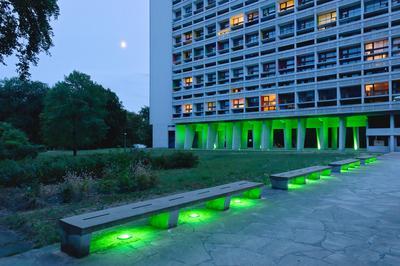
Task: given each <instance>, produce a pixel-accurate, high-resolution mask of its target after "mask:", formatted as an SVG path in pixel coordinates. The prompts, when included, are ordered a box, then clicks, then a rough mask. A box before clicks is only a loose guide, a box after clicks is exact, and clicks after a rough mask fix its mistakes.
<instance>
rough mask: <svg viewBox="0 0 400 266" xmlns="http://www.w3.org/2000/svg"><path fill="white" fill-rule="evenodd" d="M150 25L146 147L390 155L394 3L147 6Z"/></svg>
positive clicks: (399, 43)
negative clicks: (356, 122)
mask: <svg viewBox="0 0 400 266" xmlns="http://www.w3.org/2000/svg"><path fill="white" fill-rule="evenodd" d="M151 22H152V25H153V26H152V27H151V45H152V46H151V54H152V61H151V95H152V97H151V104H150V108H151V116H152V119H151V123H152V125H153V137H154V146H155V147H168V146H169V147H172V146H175V148H185V149H191V148H202V149H221V148H224V149H244V148H252V149H260V148H261V149H272V148H282V149H297V150H302V149H303V148H304V144H303V138H304V142H305V143H309V142H310V138H311V139H312V142H313V143H315V145H314V146H315V148H318V149H328V148H329V149H339V150H344V149H346V148H354V149H358V148H367V149H369V150H371V151H397V150H400V148H399V146H400V122H399V121H400V59H399V58H400V57H399V56H400V26H399V25H400V4H399V3H398V1H395V0H359V1H351V0H345V1H339V0H295V1H292V0H283V1H278V2H277V1H272V0H267V1H261V0H235V1H233V0H167V1H165V0H164V1H163V0H151ZM358 116H364V117H365V118H366V119H365V123H364V124H363V125H361V126H351V125H350V126H349V123H348V122H347V121H348V120H349V119H350V120H352V119H353V117H358ZM376 117H385V118H383V120H387V121H389V120H390V124H389V123H388V124H387V125H386V124H385V125H380V123H379V120H380V119H375V118H376ZM326 118H329V119H334V120H339V124H338V126H337V125H335V126H334V127H333V126H330V125H326V124H324V123H325V122H324V121H325V119H326ZM369 118H372V119H369ZM299 119H300V121H303V122H300V124H298V122H299ZM315 119H320V120H321V124H320V125H319V126H316V125H315V124H314V122H312V125H311V126H310V127H309V125H308V124H309V123H308V122H307V121H309V120H312V121H313V120H315ZM370 120H371V121H370ZM221 123H223V124H225V123H227V124H229V128H225V129H224V130H225V133H224V135H228V134H232V138H229V141H231V142H232V143H228V144H227V143H225V142H224V145H223V146H221V145H218V143H221V136H220V131H222V129H220V128H218V129H215V128H216V127H217V126H216V124H221ZM277 124H279V125H277ZM350 124H352V123H350ZM185 125H192V126H191V128H192V130H193V131H192V133H193V136H192V134H189V133H190V132H188V134H187V135H186V134H185V136H188V137H189V138H190V139H188V140H186V141H184V143H186V145H183V144H182V138H185V137H184V136H178V135H179V134H180V129H178V128H179V127H181V126H185ZM199 125H201V126H199ZM267 125H271V127H272V128H274V126H273V125H277V126H276V127H275V128H276V129H278V130H279V132H278V133H277V132H273V129H271V130H268V126H267ZM200 127H201V128H203V129H204V130H206V131H207V132H206V133H205V134H204V132H202V131H201V130H200V129H199V128H200ZM249 127H250V128H249ZM193 128H194V129H193ZM196 128H197V129H196ZM333 128H337V130H336V129H335V130H334V129H333ZM310 130H311V131H312V132H311V131H310ZM226 131H231V132H229V133H227V132H226ZM314 131H315V132H314ZM310 132H311V135H310ZM246 134H248V136H246ZM274 134H278V136H279V138H282V135H283V141H279V144H277V143H276V141H275V142H273V141H272V142H271V139H270V137H273V136H274ZM294 134H296V135H294ZM200 135H201V139H199V136H200ZM239 136H241V137H239ZM208 137H209V138H210V139H208ZM258 137H259V139H256V138H258ZM239 138H241V139H239ZM246 138H248V139H249V140H248V143H244V142H245V139H246ZM217 139H218V141H217ZM174 143H175V145H174ZM199 144H201V145H199ZM244 144H246V145H244ZM269 145H270V146H269ZM360 146H361V147H360Z"/></svg>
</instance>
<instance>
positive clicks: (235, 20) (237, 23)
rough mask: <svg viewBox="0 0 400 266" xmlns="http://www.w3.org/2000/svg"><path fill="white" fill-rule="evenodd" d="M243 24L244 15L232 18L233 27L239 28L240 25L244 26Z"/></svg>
mask: <svg viewBox="0 0 400 266" xmlns="http://www.w3.org/2000/svg"><path fill="white" fill-rule="evenodd" d="M243 22H244V15H243V14H240V15H236V16H233V17H231V26H232V27H238V26H240V25H243Z"/></svg>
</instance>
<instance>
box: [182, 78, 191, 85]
mask: <svg viewBox="0 0 400 266" xmlns="http://www.w3.org/2000/svg"><path fill="white" fill-rule="evenodd" d="M183 83H184V85H185V86H191V85H192V83H193V78H192V77H187V78H184V79H183Z"/></svg>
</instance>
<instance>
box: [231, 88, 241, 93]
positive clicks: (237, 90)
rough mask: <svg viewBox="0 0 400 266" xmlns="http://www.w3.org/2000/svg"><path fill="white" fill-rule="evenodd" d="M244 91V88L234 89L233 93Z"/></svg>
mask: <svg viewBox="0 0 400 266" xmlns="http://www.w3.org/2000/svg"><path fill="white" fill-rule="evenodd" d="M242 90H243V88H233V89H232V90H231V91H232V93H239V92H241V91H242Z"/></svg>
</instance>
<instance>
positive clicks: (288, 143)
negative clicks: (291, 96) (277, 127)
mask: <svg viewBox="0 0 400 266" xmlns="http://www.w3.org/2000/svg"><path fill="white" fill-rule="evenodd" d="M283 134H284V142H285V150H290V149H291V148H292V127H291V124H290V122H285V129H284V131H283Z"/></svg>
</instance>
